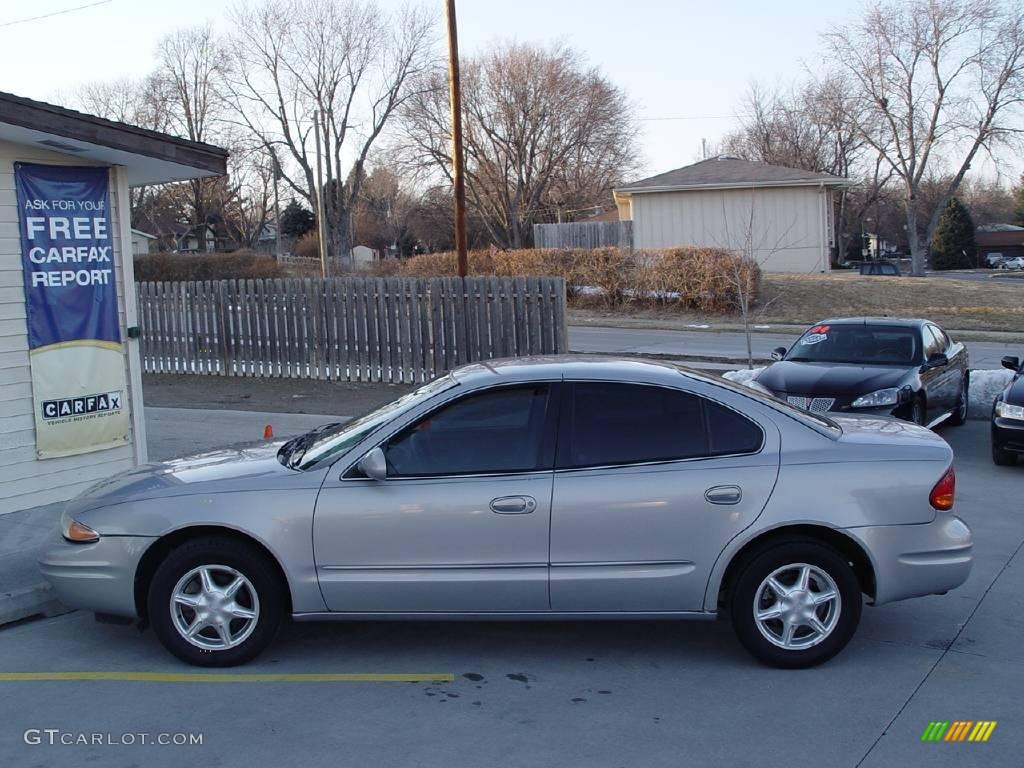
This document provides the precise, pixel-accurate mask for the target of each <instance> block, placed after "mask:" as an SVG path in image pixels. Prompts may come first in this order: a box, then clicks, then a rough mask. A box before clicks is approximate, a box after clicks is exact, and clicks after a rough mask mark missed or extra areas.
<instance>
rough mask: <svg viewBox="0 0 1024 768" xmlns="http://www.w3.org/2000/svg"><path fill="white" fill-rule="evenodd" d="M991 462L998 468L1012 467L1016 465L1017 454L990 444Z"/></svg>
mask: <svg viewBox="0 0 1024 768" xmlns="http://www.w3.org/2000/svg"><path fill="white" fill-rule="evenodd" d="M992 462H993V463H994V464H995V465H996V466H999V467H1012V466H1014V465H1015V464H1016V463H1017V454H1015V453H1012V452H1011V451H1008V450H1006V449H1005V448H1001V447H999V445H998V444H997V443H995V442H993V443H992Z"/></svg>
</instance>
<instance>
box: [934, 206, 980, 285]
mask: <svg viewBox="0 0 1024 768" xmlns="http://www.w3.org/2000/svg"><path fill="white" fill-rule="evenodd" d="M931 257H932V269H973V268H974V267H976V266H978V247H977V245H976V244H975V242H974V222H973V221H971V214H970V213H969V212H968V211H967V209H966V208H965V207H964V205H963V203H961V202H960V201H959V200H958V199H957V198H955V197H952V198H950V200H949V202H948V203H946V207H945V209H944V210H943V211H942V216H941V217H940V218H939V223H938V225H937V226H936V227H935V234H934V235H932V248H931Z"/></svg>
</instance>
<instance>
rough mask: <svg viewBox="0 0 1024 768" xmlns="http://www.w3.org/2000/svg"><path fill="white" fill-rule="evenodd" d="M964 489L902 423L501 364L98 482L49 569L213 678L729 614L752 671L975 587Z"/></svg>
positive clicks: (609, 366)
mask: <svg viewBox="0 0 1024 768" xmlns="http://www.w3.org/2000/svg"><path fill="white" fill-rule="evenodd" d="M955 487H956V479H955V476H954V472H953V451H952V449H951V448H950V447H949V445H948V444H947V443H946V442H945V441H944V440H942V438H940V437H939V436H938V435H936V434H935V433H933V432H931V431H929V430H927V429H923V428H921V427H919V426H916V425H913V424H905V423H901V422H897V421H894V420H892V419H855V418H849V417H842V416H840V417H836V418H835V419H828V418H823V417H819V416H814V415H812V414H809V413H806V412H804V411H801V410H798V409H796V408H793V407H792V406H789V405H787V404H786V403H783V402H780V401H779V400H777V399H775V398H772V397H765V396H764V395H763V394H761V393H758V392H756V391H755V390H752V389H750V388H748V387H744V386H740V385H737V384H732V383H731V382H728V381H725V380H723V379H718V378H716V377H710V376H704V375H702V374H699V373H695V372H693V371H689V370H686V369H683V368H679V367H676V366H673V365H670V364H667V363H659V362H655V361H640V360H635V359H626V360H619V359H607V358H586V357H572V356H552V357H543V358H532V359H531V358H520V359H514V360H503V361H500V360H499V361H496V360H488V361H486V362H482V363H477V364H473V365H469V366H466V367H464V368H461V369H458V370H456V371H454V372H452V373H450V374H446V375H444V376H442V377H441V378H440V379H437V380H436V381H434V382H432V383H430V384H427V385H426V386H424V387H422V388H420V389H418V390H416V391H415V392H412V393H409V394H407V395H405V396H403V397H402V398H401V399H399V400H397V401H395V402H394V403H390V404H388V405H385V406H383V407H382V408H380V409H378V410H377V411H375V412H373V413H370V414H368V415H367V416H364V417H362V418H359V419H356V420H355V421H352V422H349V423H348V424H344V425H341V424H337V425H326V426H325V427H323V428H320V429H317V430H313V431H311V432H309V433H307V434H305V435H302V436H299V437H297V438H294V439H292V440H290V441H288V442H286V443H283V444H282V443H271V444H266V445H261V446H258V447H256V448H250V449H242V450H239V449H235V450H223V451H217V452H213V453H209V454H205V455H201V456H196V457H193V458H191V459H176V460H174V461H169V462H166V463H164V464H158V465H148V466H143V467H139V468H137V469H135V470H132V471H130V472H127V473H125V474H122V475H120V476H117V477H115V478H113V479H110V480H106V481H104V482H102V483H100V484H99V485H97V486H95V487H94V488H92V489H90V490H89V491H88V492H86V493H84V494H82V495H81V496H79V497H78V498H76V499H74V500H73V501H71V502H69V503H68V504H67V505H66V507H65V509H64V513H63V517H62V521H61V531H60V534H61V535H59V536H56V535H55V540H54V542H53V545H52V546H51V547H50V548H49V549H47V550H46V551H45V552H44V553H43V555H42V560H41V567H42V571H43V574H44V575H45V576H46V578H47V579H49V580H50V582H51V583H52V584H53V586H54V588H55V590H56V594H57V597H58V598H59V599H60V601H61V602H62V603H64V604H65V605H68V606H74V607H79V608H86V609H89V610H92V611H96V612H98V613H103V614H108V615H110V614H112V615H115V616H124V617H129V618H142V617H145V618H147V619H148V621H149V624H150V626H152V627H153V629H154V631H155V633H156V635H157V637H158V638H159V639H160V641H161V642H162V643H163V644H164V646H165V647H166V648H167V649H168V650H169V651H170V652H172V653H173V654H175V655H176V656H178V657H179V658H181V659H183V660H185V661H187V662H189V663H192V664H196V665H201V666H228V665H232V664H239V663H242V662H245V661H247V660H249V659H251V658H253V657H254V656H256V654H258V653H259V652H260V651H261V650H263V649H264V648H266V647H267V645H268V644H269V643H270V642H271V639H272V638H273V636H274V633H275V630H277V628H278V626H279V624H280V623H281V622H282V620H283V619H285V618H286V617H287V616H292V617H294V618H295V619H297V620H300V621H315V620H336V621H337V620H348V621H367V620H369V621H373V620H383V619H405V620H416V619H418V620H425V621H437V620H440V619H475V620H487V619H504V620H518V621H537V620H542V619H547V620H572V621H575V620H579V619H603V620H608V619H610V618H615V619H668V618H675V619H711V618H714V617H715V616H718V615H727V616H729V618H730V619H731V623H732V626H733V629H734V630H735V632H736V633H737V635H738V637H739V640H740V642H741V643H742V644H743V645H744V646H745V647H746V648H747V650H748V651H750V652H751V653H752V654H753V655H754V656H755V657H756V658H758V659H760V660H761V661H763V662H765V663H768V664H772V665H775V666H779V667H789V668H793V667H807V666H812V665H814V664H820V663H822V662H823V661H826V660H827V659H829V658H831V657H832V656H834V655H835V654H836V653H838V652H839V651H840V650H841V649H842V648H843V647H844V646H845V645H846V644H847V642H848V641H849V640H850V638H851V637H852V636H853V634H854V631H855V629H856V627H857V624H858V621H859V619H860V615H861V606H862V604H863V601H864V595H867V599H868V600H869V601H870V602H872V603H874V604H875V605H882V604H885V603H889V602H892V601H895V600H903V599H905V598H909V597H915V596H923V595H931V594H936V593H938V594H941V593H944V592H946V591H948V590H950V589H953V588H955V587H957V586H959V585H960V584H963V582H964V581H965V580H966V578H967V576H968V574H969V572H970V569H971V562H972V547H973V544H972V539H971V531H970V529H969V528H968V527H967V525H966V524H965V523H964V522H963V521H962V520H961V519H960V518H959V517H957V516H956V515H955V514H953V512H952V509H953V504H954V494H955ZM823 500H827V503H822V502H823ZM55 534H56V532H55ZM890 615H891V614H890ZM880 618H881V617H880ZM489 650H493V649H489V648H488V647H486V646H482V647H481V648H480V649H479V650H478V652H479V653H481V654H486V653H487V652H488V651H489ZM338 653H339V657H344V655H345V654H346V653H347V651H346V650H345V649H344V648H340V649H339V651H338Z"/></svg>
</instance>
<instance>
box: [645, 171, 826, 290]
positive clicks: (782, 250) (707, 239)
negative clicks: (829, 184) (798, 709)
mask: <svg viewBox="0 0 1024 768" xmlns="http://www.w3.org/2000/svg"><path fill="white" fill-rule="evenodd" d="M830 205H831V192H830V191H829V190H828V189H827V188H818V187H772V188H759V189H754V190H750V189H722V190H691V191H685V192H650V193H642V194H634V195H632V215H633V246H634V247H635V248H638V249H643V248H673V247H677V246H684V245H694V246H705V247H717V248H727V249H729V250H735V251H747V252H750V253H751V254H752V255H753V257H754V258H755V259H756V260H757V262H758V264H760V265H761V268H762V269H764V270H765V271H768V272H808V273H809V272H820V271H827V270H828V269H829V240H830V234H829V231H828V229H829V224H828V217H827V211H828V206H830Z"/></svg>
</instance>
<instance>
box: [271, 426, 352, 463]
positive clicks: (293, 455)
mask: <svg viewBox="0 0 1024 768" xmlns="http://www.w3.org/2000/svg"><path fill="white" fill-rule="evenodd" d="M341 424H342V422H340V421H332V422H330V423H329V424H322V425H320V426H319V427H317V428H316V429H311V430H310V431H309V432H306V433H305V434H302V435H299V436H298V437H293V438H292V439H291V440H289V441H288V442H287V443H285V444H284V445H282V446H281V450H280V451H279V452H278V455H279V456H284V457H285V461H284V462H282V463H283V464H284V465H285V466H286V467H288V468H289V469H295V468H296V467H297V466H298V464H299V462H300V461H302V457H303V456H304V455H305V453H306V451H308V450H309V447H310V446H311V445H313V443H315V442H316V440H317V438H318V437H320V436H321V435H322V434H323V433H324V432H327V431H329V430H332V429H334V428H335V427H340V426H341Z"/></svg>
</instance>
